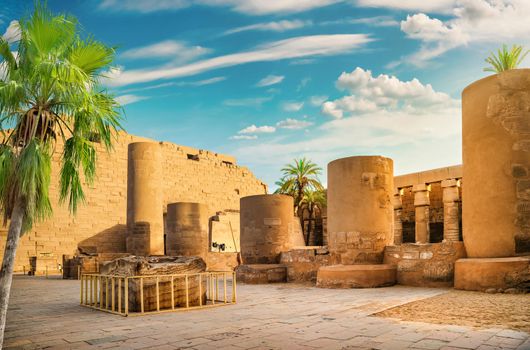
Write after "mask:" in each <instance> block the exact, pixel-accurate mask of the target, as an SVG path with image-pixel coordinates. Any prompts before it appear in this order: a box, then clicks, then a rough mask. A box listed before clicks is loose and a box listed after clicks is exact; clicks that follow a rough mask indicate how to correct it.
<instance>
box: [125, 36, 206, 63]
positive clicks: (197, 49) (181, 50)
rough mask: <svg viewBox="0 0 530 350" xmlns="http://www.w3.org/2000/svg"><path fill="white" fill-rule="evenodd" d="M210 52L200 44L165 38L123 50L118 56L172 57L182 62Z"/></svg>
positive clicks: (135, 57)
mask: <svg viewBox="0 0 530 350" xmlns="http://www.w3.org/2000/svg"><path fill="white" fill-rule="evenodd" d="M210 52H211V50H210V49H207V48H204V47H202V46H188V45H187V44H185V43H183V42H180V41H175V40H165V41H161V42H159V43H155V44H151V45H147V46H143V47H138V48H134V49H130V50H127V51H124V52H122V53H121V54H120V57H122V58H128V59H143V58H147V59H152V58H172V59H173V60H174V61H176V62H179V63H184V62H189V61H191V60H194V59H196V58H198V57H200V56H203V55H205V54H207V53H210Z"/></svg>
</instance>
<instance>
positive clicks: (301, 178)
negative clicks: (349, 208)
mask: <svg viewBox="0 0 530 350" xmlns="http://www.w3.org/2000/svg"><path fill="white" fill-rule="evenodd" d="M282 172H283V177H282V179H281V180H280V181H279V182H277V183H276V184H280V188H279V191H280V193H284V194H290V195H292V196H293V197H294V209H295V214H298V210H299V208H300V204H301V202H302V198H303V197H304V191H305V190H306V189H309V190H316V191H322V190H323V189H324V187H323V186H322V184H321V183H320V180H319V179H318V176H319V175H320V174H321V173H322V168H320V167H319V166H318V165H316V164H315V163H313V162H312V161H310V160H308V159H306V158H305V157H304V158H302V159H295V160H294V162H293V163H292V164H287V165H285V167H284V168H283V169H282Z"/></svg>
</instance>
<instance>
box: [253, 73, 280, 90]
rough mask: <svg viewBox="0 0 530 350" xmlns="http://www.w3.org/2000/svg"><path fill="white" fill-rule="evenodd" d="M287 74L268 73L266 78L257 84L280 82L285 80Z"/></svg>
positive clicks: (268, 84)
mask: <svg viewBox="0 0 530 350" xmlns="http://www.w3.org/2000/svg"><path fill="white" fill-rule="evenodd" d="M284 78H285V76H283V75H267V76H266V77H265V78H263V79H261V80H260V81H258V83H257V84H256V86H258V87H264V86H271V85H276V84H279V83H281V82H282V81H283V79H284Z"/></svg>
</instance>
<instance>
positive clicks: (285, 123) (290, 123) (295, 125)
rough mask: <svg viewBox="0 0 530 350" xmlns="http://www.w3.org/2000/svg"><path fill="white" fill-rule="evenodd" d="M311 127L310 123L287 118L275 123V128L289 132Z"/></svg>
mask: <svg viewBox="0 0 530 350" xmlns="http://www.w3.org/2000/svg"><path fill="white" fill-rule="evenodd" d="M311 125H313V123H312V122H310V121H307V120H299V119H291V118H287V119H285V120H281V121H279V122H278V123H276V127H278V128H280V129H291V130H298V129H305V128H307V127H309V126H311Z"/></svg>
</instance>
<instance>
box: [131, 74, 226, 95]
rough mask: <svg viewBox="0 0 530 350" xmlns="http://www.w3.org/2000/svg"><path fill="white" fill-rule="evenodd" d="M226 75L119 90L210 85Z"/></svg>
mask: <svg viewBox="0 0 530 350" xmlns="http://www.w3.org/2000/svg"><path fill="white" fill-rule="evenodd" d="M225 80H226V77H213V78H209V79H203V80H197V81H172V82H168V83H162V84H156V85H150V86H144V87H139V88H131V89H125V90H120V92H122V93H126V92H127V93H128V92H135V91H145V90H154V89H161V88H165V87H171V86H177V87H183V86H205V85H212V84H217V83H220V82H222V81H225Z"/></svg>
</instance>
